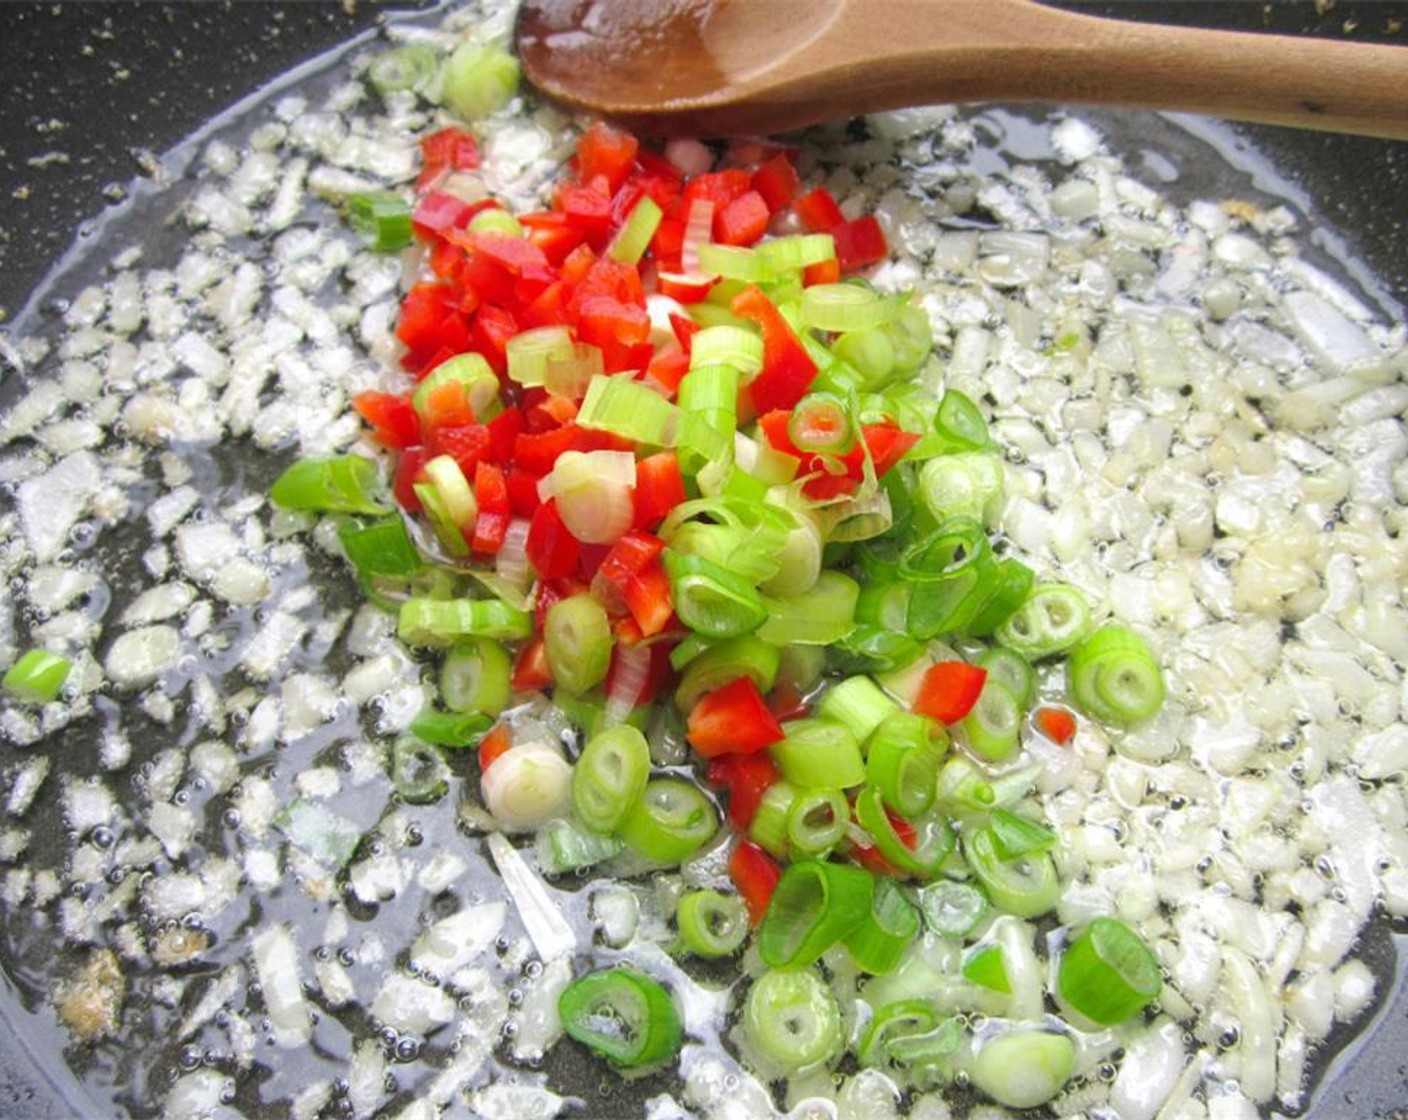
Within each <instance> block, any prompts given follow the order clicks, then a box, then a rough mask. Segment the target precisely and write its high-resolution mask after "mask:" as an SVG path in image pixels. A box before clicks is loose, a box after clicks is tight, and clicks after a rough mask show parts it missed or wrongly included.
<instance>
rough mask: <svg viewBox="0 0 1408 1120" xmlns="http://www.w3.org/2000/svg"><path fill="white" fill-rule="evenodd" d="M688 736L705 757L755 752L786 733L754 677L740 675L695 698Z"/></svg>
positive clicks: (687, 725)
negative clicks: (720, 686) (770, 709)
mask: <svg viewBox="0 0 1408 1120" xmlns="http://www.w3.org/2000/svg"><path fill="white" fill-rule="evenodd" d="M685 738H687V739H688V740H689V742H690V745H691V746H693V747H694V749H695V750H696V751H698V752H699V753H700V754H701V755H703V756H704V757H705V758H712V757H714V756H715V755H719V754H752V753H753V752H754V751H760V750H763V749H765V748H767V747H769V746H771V745H772V744H773V743H776V742H780V741H781V740H782V738H783V733H782V725H781V724H779V723H778V722H777V718H776V717H775V716H774V715H773V714H772V712H770V711H769V710H768V706H767V702H766V701H765V700H764V699H763V694H762V693H761V692H759V691H758V686H757V685H756V684H754V683H753V680H752V678H751V677H739V678H738V679H737V680H734V681H731V682H729V683H728V684H726V685H724V686H723V688H718V689H715V690H714V691H713V692H710V693H706V694H705V695H704V696H702V697H700V699H699V700H698V701H696V703H695V705H694V707H693V709H691V711H690V713H689V719H688V721H687V723H686V726H685Z"/></svg>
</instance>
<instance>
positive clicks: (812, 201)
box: [792, 187, 846, 233]
mask: <svg viewBox="0 0 1408 1120" xmlns="http://www.w3.org/2000/svg"><path fill="white" fill-rule="evenodd" d="M792 209H793V210H795V211H797V217H799V218H801V219H802V224H803V225H804V226H806V227H807V229H809V230H810V231H811V232H812V233H830V232H831V231H832V230H833V229H835V228H836V227H837V226H839V225H840V224H841V223H842V222H844V221H845V220H846V215H845V214H843V213H841V207H840V206H839V205H838V204H837V202H836V199H835V198H833V197H832V194H831V192H830V191H829V190H827V189H826V188H825V187H817V188H816V190H813V191H808V192H807V193H806V194H804V195H803V196H802V197H801V198H799V199H797V201H796V202H794V203H793V204H792Z"/></svg>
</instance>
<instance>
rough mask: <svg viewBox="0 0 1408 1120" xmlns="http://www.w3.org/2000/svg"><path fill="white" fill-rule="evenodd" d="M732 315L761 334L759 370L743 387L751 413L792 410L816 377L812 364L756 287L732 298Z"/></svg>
mask: <svg viewBox="0 0 1408 1120" xmlns="http://www.w3.org/2000/svg"><path fill="white" fill-rule="evenodd" d="M733 313H734V314H735V315H741V316H743V318H745V319H752V320H753V321H754V322H755V323H757V324H758V326H759V327H761V328H762V332H763V368H762V369H761V370H760V371H759V372H758V374H757V375H756V376H755V377H754V378H753V380H752V381H750V382H749V383H748V386H747V395H748V397H749V398H750V399H751V401H752V405H753V408H754V410H755V411H757V412H767V411H769V410H770V409H774V408H792V407H793V406H794V405H796V403H797V402H798V401H799V400H801V399H802V397H804V396H805V395H806V392H807V389H808V387H809V386H810V385H811V383H812V380H813V378H815V377H816V363H815V362H814V361H812V359H811V355H810V354H808V353H807V351H806V348H805V347H804V346H803V345H802V343H801V340H800V339H798V338H797V336H796V335H795V334H794V333H793V332H792V328H791V327H790V326H788V324H787V320H786V319H784V318H783V317H782V312H780V311H778V309H777V307H776V306H775V305H774V304H773V302H772V300H770V299H769V298H768V297H767V296H766V295H765V294H764V293H763V290H762V289H761V288H759V287H758V286H757V285H756V284H750V285H749V286H748V287H746V288H744V289H743V291H741V292H739V293H738V295H736V296H734V297H733Z"/></svg>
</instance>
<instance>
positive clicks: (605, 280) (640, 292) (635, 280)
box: [563, 257, 645, 315]
mask: <svg viewBox="0 0 1408 1120" xmlns="http://www.w3.org/2000/svg"><path fill="white" fill-rule="evenodd" d="M563 279H565V280H568V282H569V283H572V284H573V285H574V287H573V291H572V299H571V301H570V302H569V304H568V310H569V311H570V312H571V313H572V314H573V315H580V314H581V310H582V306H583V305H584V304H585V303H587V302H588V301H589V300H592V299H596V298H598V297H606V298H608V299H612V300H615V301H616V302H618V303H626V304H634V305H635V306H637V307H639V308H640V309H641V310H642V311H644V310H645V286H644V285H643V284H642V283H641V278H640V272H639V271H638V270H637V269H636V268H635V266H634V265H629V264H622V263H621V262H620V261H615V260H612V259H611V258H610V257H597V258H595V259H593V260H589V261H588V262H587V268H586V270H585V271H584V273H583V274H582V276H581V277H580V279H577V280H570V279H569V278H568V276H567V266H566V264H564V265H563Z"/></svg>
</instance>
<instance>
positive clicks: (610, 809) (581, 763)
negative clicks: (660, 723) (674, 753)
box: [572, 724, 650, 832]
mask: <svg viewBox="0 0 1408 1120" xmlns="http://www.w3.org/2000/svg"><path fill="white" fill-rule="evenodd" d="M649 778H650V745H649V744H648V743H646V741H645V736H644V735H642V734H641V733H640V732H639V731H637V730H636V729H635V728H634V727H630V726H627V725H624V724H623V725H621V726H618V727H613V728H611V729H610V730H607V731H602V732H600V733H599V734H597V735H594V736H592V738H591V739H589V740H588V741H587V745H586V747H585V748H583V750H582V754H581V757H579V758H578V759H577V764H576V765H575V766H574V767H573V768H572V804H573V806H574V807H575V808H576V810H577V816H578V818H579V819H580V820H581V822H582V823H583V824H584V825H586V826H587V827H588V828H589V829H591V830H592V831H594V832H614V831H616V829H617V827H618V826H619V825H620V823H621V821H622V819H623V818H624V817H625V816H626V814H627V813H629V812H630V811H631V809H632V807H633V806H634V805H635V803H636V802H637V801H639V800H640V797H641V794H642V793H644V792H645V784H646V782H647V781H648V780H649Z"/></svg>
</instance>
